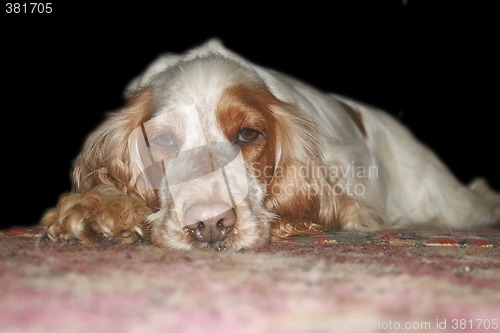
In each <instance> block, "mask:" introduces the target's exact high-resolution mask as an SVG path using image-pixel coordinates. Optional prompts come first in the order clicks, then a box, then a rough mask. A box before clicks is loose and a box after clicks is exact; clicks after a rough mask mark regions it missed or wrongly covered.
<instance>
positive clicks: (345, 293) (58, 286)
mask: <svg viewBox="0 0 500 333" xmlns="http://www.w3.org/2000/svg"><path fill="white" fill-rule="evenodd" d="M42 233H43V230H42V229H40V228H36V227H35V228H26V227H20V228H11V229H8V230H4V231H2V232H0V286H1V288H2V296H1V297H0V332H3V333H10V332H16V333H17V332H51V333H58V332H61V333H62V332H64V333H66V332H96V333H100V332H222V333H223V332H291V333H293V332H394V331H401V332H498V331H499V330H500V230H498V229H491V230H480V231H461V232H425V231H419V232H407V231H406V232H405V231H391V232H380V233H345V232H342V233H340V232H339V233H330V234H325V235H320V236H311V237H298V238H295V239H293V240H289V241H281V242H276V243H273V244H271V245H270V246H269V247H266V248H263V249H260V250H256V251H245V252H216V251H190V252H183V251H172V250H166V249H160V248H156V247H153V246H145V245H113V244H98V245H81V244H74V243H66V244H56V243H51V242H49V241H46V240H43V239H42V238H41V237H40V235H41V234H42Z"/></svg>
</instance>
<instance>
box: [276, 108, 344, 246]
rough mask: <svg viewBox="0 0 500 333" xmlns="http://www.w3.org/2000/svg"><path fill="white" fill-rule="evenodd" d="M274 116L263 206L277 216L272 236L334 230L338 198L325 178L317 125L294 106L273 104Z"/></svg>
mask: <svg viewBox="0 0 500 333" xmlns="http://www.w3.org/2000/svg"><path fill="white" fill-rule="evenodd" d="M273 114H274V116H275V117H276V123H277V124H279V126H277V127H276V129H275V130H276V133H274V135H275V137H276V138H277V142H276V145H277V152H278V156H277V160H276V166H275V170H274V174H273V177H272V179H271V182H270V183H269V186H268V196H267V198H266V206H267V208H268V209H270V210H272V211H275V212H276V213H277V214H278V216H279V219H278V221H277V222H276V224H275V226H274V234H275V236H278V237H286V236H290V235H294V234H307V233H315V232H318V231H319V230H323V229H325V228H333V227H337V225H336V224H337V218H336V217H337V211H338V204H339V198H338V197H337V196H336V195H335V194H334V192H333V191H332V188H331V187H330V186H329V183H328V181H327V179H326V170H325V168H324V165H323V158H322V153H321V151H320V145H319V142H318V141H317V129H316V126H315V125H314V124H313V123H312V122H310V121H309V120H307V119H304V118H303V117H302V116H301V113H300V112H299V110H297V109H296V108H295V107H294V106H293V105H288V104H285V103H282V104H280V105H276V106H274V107H273Z"/></svg>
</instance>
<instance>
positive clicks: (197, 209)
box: [184, 204, 236, 244]
mask: <svg viewBox="0 0 500 333" xmlns="http://www.w3.org/2000/svg"><path fill="white" fill-rule="evenodd" d="M224 206H225V204H215V205H194V206H191V207H190V208H188V209H187V210H186V213H185V218H184V223H185V225H186V227H187V229H188V230H190V231H191V232H192V233H193V235H194V236H195V238H196V239H197V240H198V241H201V242H206V243H209V244H213V243H216V242H219V241H223V240H224V239H226V238H227V237H228V236H229V234H230V232H231V228H232V227H233V226H234V224H235V223H236V212H235V211H234V209H233V208H229V209H227V210H225V211H223V209H224V208H228V207H224ZM220 211H223V212H222V213H220V214H217V215H216V212H220Z"/></svg>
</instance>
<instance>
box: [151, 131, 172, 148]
mask: <svg viewBox="0 0 500 333" xmlns="http://www.w3.org/2000/svg"><path fill="white" fill-rule="evenodd" d="M151 143H152V144H153V145H155V146H157V147H160V148H162V149H168V150H177V147H178V144H177V139H176V138H175V137H174V136H173V135H171V134H170V133H158V134H156V135H155V136H153V138H152V139H151Z"/></svg>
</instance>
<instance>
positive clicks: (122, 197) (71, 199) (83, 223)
mask: <svg viewBox="0 0 500 333" xmlns="http://www.w3.org/2000/svg"><path fill="white" fill-rule="evenodd" d="M148 214H150V209H149V208H148V207H147V206H146V204H145V203H144V201H143V200H141V199H140V198H139V197H136V196H133V195H130V196H129V195H126V194H124V193H122V192H121V191H118V190H117V189H115V188H108V187H104V186H103V187H101V188H96V189H95V190H92V191H89V192H86V193H67V194H64V195H63V196H62V197H61V198H60V200H59V202H58V204H57V206H56V207H55V208H52V209H50V210H49V211H48V212H47V213H46V214H45V215H44V217H43V218H42V222H41V224H42V225H43V226H45V227H47V232H46V233H47V236H48V237H49V238H50V239H52V240H54V241H65V242H67V241H75V240H76V241H80V242H83V243H99V242H116V243H125V244H129V243H134V242H137V241H139V240H146V241H147V240H148V239H149V230H148V228H147V227H146V222H145V218H146V216H147V215H148Z"/></svg>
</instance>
